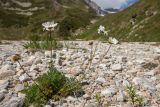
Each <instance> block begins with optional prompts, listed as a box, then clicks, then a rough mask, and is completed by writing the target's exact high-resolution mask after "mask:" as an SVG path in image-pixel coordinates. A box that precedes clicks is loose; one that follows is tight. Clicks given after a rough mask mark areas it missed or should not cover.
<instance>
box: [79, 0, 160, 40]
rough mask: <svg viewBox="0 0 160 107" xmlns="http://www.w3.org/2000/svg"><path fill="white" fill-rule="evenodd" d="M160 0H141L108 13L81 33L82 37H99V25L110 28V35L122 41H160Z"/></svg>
mask: <svg viewBox="0 0 160 107" xmlns="http://www.w3.org/2000/svg"><path fill="white" fill-rule="evenodd" d="M159 20H160V1H159V0H140V1H139V2H137V3H135V4H134V5H132V6H131V7H128V8H127V9H125V10H123V11H121V12H118V13H115V14H111V15H106V16H105V17H103V18H101V19H100V20H99V21H98V22H97V23H95V24H94V25H91V26H90V29H89V30H87V31H86V32H84V34H82V35H81V38H86V39H97V38H99V36H97V35H98V34H97V29H98V27H99V25H104V26H105V27H106V30H109V31H110V32H109V35H110V36H113V37H116V38H117V39H120V40H121V41H148V42H149V41H155V42H156V41H157V42H159V41H160V23H159Z"/></svg>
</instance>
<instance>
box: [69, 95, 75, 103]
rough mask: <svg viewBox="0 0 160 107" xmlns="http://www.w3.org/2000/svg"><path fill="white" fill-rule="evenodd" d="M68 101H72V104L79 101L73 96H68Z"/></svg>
mask: <svg viewBox="0 0 160 107" xmlns="http://www.w3.org/2000/svg"><path fill="white" fill-rule="evenodd" d="M67 100H69V101H71V102H75V101H77V99H76V98H74V97H72V96H68V97H67Z"/></svg>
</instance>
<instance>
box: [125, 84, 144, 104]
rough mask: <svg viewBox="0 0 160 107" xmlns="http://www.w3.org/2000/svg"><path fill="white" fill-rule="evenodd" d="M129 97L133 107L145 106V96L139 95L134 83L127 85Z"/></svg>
mask: <svg viewBox="0 0 160 107" xmlns="http://www.w3.org/2000/svg"><path fill="white" fill-rule="evenodd" d="M126 90H127V94H128V97H129V99H130V102H131V103H132V105H133V107H143V97H142V96H139V95H137V92H136V88H135V87H134V85H133V84H129V85H128V86H127V87H126Z"/></svg>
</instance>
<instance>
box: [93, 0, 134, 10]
mask: <svg viewBox="0 0 160 107" xmlns="http://www.w3.org/2000/svg"><path fill="white" fill-rule="evenodd" d="M92 1H94V2H96V3H97V4H98V5H99V6H100V7H101V8H102V9H105V8H116V9H119V8H121V7H122V6H125V5H126V6H127V5H128V3H130V2H135V1H136V0H92Z"/></svg>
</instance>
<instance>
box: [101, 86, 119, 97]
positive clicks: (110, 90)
mask: <svg viewBox="0 0 160 107" xmlns="http://www.w3.org/2000/svg"><path fill="white" fill-rule="evenodd" d="M115 94H116V90H115V88H112V87H110V88H107V89H106V90H103V91H101V95H102V96H107V97H112V96H113V95H115Z"/></svg>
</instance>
